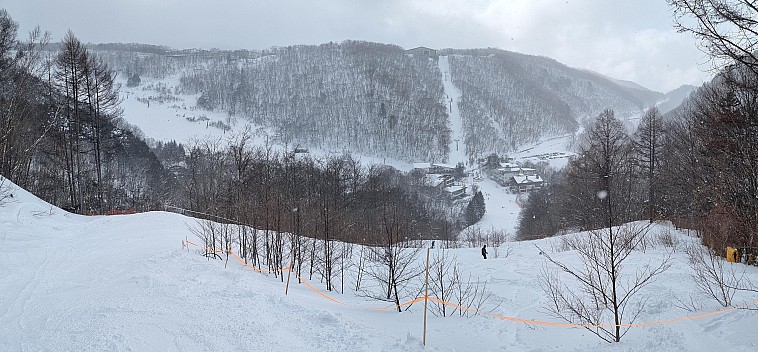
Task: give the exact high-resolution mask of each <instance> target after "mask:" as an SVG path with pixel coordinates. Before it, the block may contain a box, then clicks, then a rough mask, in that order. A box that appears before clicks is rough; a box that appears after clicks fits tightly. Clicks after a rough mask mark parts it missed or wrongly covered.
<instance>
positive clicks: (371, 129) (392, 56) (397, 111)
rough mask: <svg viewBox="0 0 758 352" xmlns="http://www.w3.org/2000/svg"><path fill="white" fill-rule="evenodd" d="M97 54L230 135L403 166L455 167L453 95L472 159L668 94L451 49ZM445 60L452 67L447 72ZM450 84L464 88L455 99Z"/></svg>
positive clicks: (348, 45)
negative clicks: (256, 131) (245, 132)
mask: <svg viewBox="0 0 758 352" xmlns="http://www.w3.org/2000/svg"><path fill="white" fill-rule="evenodd" d="M93 48H94V49H96V50H97V52H98V53H99V54H100V55H101V56H102V57H104V58H105V59H106V61H107V62H108V63H109V64H110V65H111V67H113V68H115V69H116V70H117V71H119V73H120V74H121V75H122V77H131V76H132V75H135V74H137V75H139V76H140V77H142V79H143V81H145V82H148V83H147V84H143V85H140V86H138V87H134V88H130V89H132V90H134V89H137V90H145V92H148V93H149V94H147V95H149V98H147V100H142V101H141V102H142V103H143V104H145V105H148V100H149V101H150V102H151V103H153V104H156V105H159V106H160V105H163V106H167V107H177V108H181V109H193V110H196V111H204V112H207V116H209V117H210V122H212V125H213V126H216V127H218V128H221V129H229V128H234V127H235V125H240V124H242V125H244V124H246V123H252V124H254V125H256V126H259V127H262V128H265V129H266V130H267V131H269V132H268V134H269V135H270V137H271V140H273V141H275V142H276V143H281V144H288V145H300V146H303V147H306V148H315V149H324V150H336V151H339V150H346V151H350V152H352V153H354V154H363V155H368V156H374V157H379V158H390V159H397V160H402V161H404V162H413V161H420V160H422V161H432V162H449V161H450V160H451V159H450V157H451V155H450V153H451V150H450V146H451V142H452V139H453V138H457V137H453V136H452V134H454V133H455V132H456V131H455V128H457V125H456V122H455V121H453V120H452V116H450V114H451V111H450V109H451V108H453V106H452V104H453V103H454V102H453V101H451V100H450V99H451V98H452V97H451V96H449V92H450V91H452V89H457V90H458V91H460V93H461V97H460V98H459V99H458V98H456V99H455V100H456V102H457V104H456V105H457V106H456V107H455V108H457V110H458V111H459V115H460V117H461V118H462V120H463V123H462V126H461V128H462V131H461V133H462V134H463V140H462V141H461V143H463V144H464V146H463V147H462V149H461V150H465V153H466V155H467V157H468V158H471V157H482V156H485V155H488V154H489V153H492V152H497V153H501V154H505V153H511V152H514V151H516V150H517V149H519V148H520V147H521V145H523V144H526V143H533V142H536V141H539V140H540V139H543V138H548V137H552V136H556V135H563V134H566V133H574V132H575V131H576V130H577V126H579V123H580V122H581V121H582V120H583V119H588V118H593V117H594V116H596V115H597V114H598V113H599V111H601V110H602V109H605V108H609V107H610V108H613V109H615V110H616V112H617V115H618V116H620V117H624V118H627V117H634V116H639V115H640V114H641V111H642V110H644V109H645V108H647V107H649V106H651V105H653V104H654V103H655V102H656V101H657V100H658V99H659V98H660V96H661V94H660V93H656V92H652V91H649V90H646V89H644V88H642V87H639V86H631V85H629V84H619V83H617V82H615V81H614V80H612V79H609V78H605V77H602V76H600V75H598V74H594V73H590V72H587V71H584V70H578V69H573V68H570V67H567V66H565V65H563V64H560V63H558V62H556V61H555V60H552V59H548V58H545V57H537V56H530V55H523V54H518V53H514V52H508V51H504V50H497V49H478V50H454V49H444V50H440V51H439V52H438V55H437V56H431V57H428V56H423V55H418V54H409V53H408V52H407V51H405V50H403V49H402V48H400V47H398V46H395V45H387V44H379V43H369V42H360V41H346V42H342V43H339V44H337V43H327V44H322V45H318V46H315V45H298V46H288V47H275V48H271V49H267V50H263V51H245V50H236V51H202V50H182V51H176V50H166V51H165V52H160V50H157V49H156V48H155V47H153V46H147V47H146V48H144V49H143V50H142V51H141V52H140V51H139V50H140V49H139V48H140V46H139V45H137V44H132V45H123V44H122V45H118V44H108V45H97V46H93ZM159 48H162V47H159ZM440 57H441V58H442V59H439V58H440ZM445 59H447V60H448V61H449V65H448V64H446V65H438V61H440V62H442V61H444V60H445ZM445 62H447V61H445ZM445 67H449V71H450V72H447V71H446V70H445V69H444V68H445ZM450 78H452V84H454V86H453V87H448V88H449V89H447V91H446V90H445V89H443V86H444V82H448V80H449V79H450ZM124 80H125V78H124ZM183 97H187V98H186V99H185V98H183ZM177 99H181V100H183V101H180V102H178V101H177ZM172 111H174V112H177V110H176V109H173V110H172ZM127 112H128V111H127ZM181 115H184V114H181ZM197 115H201V114H197ZM214 115H215V116H218V118H217V119H214V118H213V117H211V116H214ZM127 118H129V117H128V116H127ZM194 121H195V120H192V121H190V122H194ZM185 123H186V122H185ZM148 137H150V136H148ZM455 159H460V158H458V157H456V158H455Z"/></svg>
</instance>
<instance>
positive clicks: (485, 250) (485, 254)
mask: <svg viewBox="0 0 758 352" xmlns="http://www.w3.org/2000/svg"><path fill="white" fill-rule="evenodd" d="M482 257H484V259H487V245H486V244H485V245H484V247H482Z"/></svg>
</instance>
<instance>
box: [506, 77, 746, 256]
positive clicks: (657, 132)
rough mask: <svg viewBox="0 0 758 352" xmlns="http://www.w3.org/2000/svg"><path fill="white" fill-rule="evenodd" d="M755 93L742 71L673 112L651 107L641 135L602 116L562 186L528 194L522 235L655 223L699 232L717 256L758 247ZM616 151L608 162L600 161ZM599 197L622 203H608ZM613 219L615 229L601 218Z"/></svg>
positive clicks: (609, 113)
mask: <svg viewBox="0 0 758 352" xmlns="http://www.w3.org/2000/svg"><path fill="white" fill-rule="evenodd" d="M756 87H758V75H756V74H755V73H754V72H753V71H752V70H751V69H750V68H749V67H747V66H745V65H741V64H735V65H733V66H730V67H728V68H727V69H725V70H724V71H722V72H721V73H720V74H719V75H718V76H717V77H716V78H714V80H713V81H712V82H710V83H707V84H705V85H703V86H702V87H701V88H700V89H698V90H697V91H696V92H694V93H693V94H692V95H691V96H690V98H689V99H688V100H687V101H685V103H684V104H683V105H682V106H680V107H679V108H678V109H676V110H674V111H672V112H671V113H668V114H666V115H665V116H661V115H660V114H659V113H658V112H657V110H655V108H651V109H650V110H648V111H647V113H646V114H645V115H644V116H643V118H642V120H641V122H640V124H639V126H638V128H637V130H636V132H635V133H634V134H628V133H627V132H626V131H625V130H624V128H623V126H622V125H621V123H620V122H618V120H616V119H615V118H613V116H612V111H606V112H604V113H602V114H601V115H599V117H598V118H597V119H596V121H595V124H594V126H593V127H592V128H591V130H590V132H589V133H588V136H587V141H586V144H585V147H583V148H582V151H581V152H580V153H579V155H578V156H577V157H576V158H575V159H573V160H572V161H571V162H570V163H569V165H568V166H567V167H566V169H565V170H564V172H563V180H562V181H560V182H557V183H554V184H549V185H548V186H547V187H545V188H544V189H543V190H541V191H539V192H537V193H535V194H533V195H532V196H531V197H530V199H529V201H528V204H527V207H526V208H525V209H524V212H523V213H522V214H521V222H520V227H519V233H518V234H519V237H520V238H523V239H527V238H535V237H543V236H551V235H553V234H556V233H558V232H560V231H562V230H570V229H579V230H591V229H597V228H603V227H607V226H608V225H614V226H615V225H619V224H621V223H623V222H628V221H632V220H641V219H648V220H650V221H653V220H656V219H658V220H671V221H673V222H674V223H675V224H677V225H680V226H685V227H688V228H692V229H696V230H699V233H700V234H701V235H702V237H703V240H704V243H705V244H706V245H708V246H709V247H711V248H713V249H716V250H717V252H718V253H721V252H722V251H723V248H724V247H726V246H728V245H731V246H737V247H748V248H751V247H752V248H754V247H756V246H757V245H758V243H757V242H758V236H756V228H758V227H757V226H758V215H756V214H758V120H757V117H758V111H756V106H758V89H756ZM609 116H610V118H609ZM611 131H613V134H609V133H608V132H611ZM611 147H613V148H615V149H613V152H612V153H607V155H608V156H607V157H603V158H597V157H595V156H593V155H595V154H593V153H594V152H592V151H593V150H607V149H608V148H611ZM605 164H608V165H609V166H612V167H607V166H606V165H605ZM601 195H602V196H604V197H612V198H611V199H615V203H616V205H614V206H610V205H608V204H607V203H606V205H605V206H603V203H604V202H607V200H606V199H607V198H603V197H601ZM611 213H612V214H613V218H612V221H611V222H610V223H608V222H604V221H601V220H602V219H603V217H605V216H608V215H609V214H611Z"/></svg>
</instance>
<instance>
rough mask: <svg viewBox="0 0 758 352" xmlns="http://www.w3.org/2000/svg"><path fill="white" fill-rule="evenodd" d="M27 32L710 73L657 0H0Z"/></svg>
mask: <svg viewBox="0 0 758 352" xmlns="http://www.w3.org/2000/svg"><path fill="white" fill-rule="evenodd" d="M0 7H2V8H5V9H6V10H8V12H9V13H10V15H11V16H12V17H13V18H14V19H15V20H16V21H17V22H19V24H20V26H21V32H22V33H26V32H28V31H29V30H31V29H32V28H33V27H34V26H36V25H39V26H40V27H41V28H42V29H43V30H47V31H50V32H51V33H52V35H53V39H54V40H56V41H57V40H60V38H61V37H62V36H63V35H64V34H65V32H66V31H67V30H68V29H71V30H72V31H73V32H74V34H76V36H77V37H78V38H79V39H80V40H81V41H83V42H87V43H110V42H128V43H131V42H136V43H147V44H160V45H168V46H170V47H173V48H179V49H181V48H198V47H200V48H220V49H241V48H244V49H265V48H269V47H271V46H286V45H291V44H320V43H325V42H329V41H335V42H340V41H342V40H345V39H355V40H367V41H376V42H382V43H391V44H397V45H400V46H402V47H404V48H407V49H409V48H413V47H416V46H427V47H431V48H480V47H496V48H501V49H505V50H511V51H517V52H522V53H527V54H535V55H543V56H548V57H551V58H554V59H556V60H558V61H560V62H562V63H564V64H567V65H569V66H573V67H577V68H587V69H590V70H593V71H596V72H599V73H602V74H605V75H608V76H611V77H614V78H618V79H625V80H630V81H634V82H637V83H639V84H642V85H643V86H645V87H648V88H650V89H653V90H657V91H661V92H665V91H668V90H671V89H674V88H676V87H678V86H680V85H682V84H693V85H700V84H701V83H702V82H703V81H705V80H706V79H708V77H710V73H708V68H709V67H710V66H708V65H707V64H706V63H707V58H706V57H705V55H704V54H703V53H701V52H700V51H699V50H698V49H697V47H696V42H695V41H694V40H693V39H692V38H691V37H689V36H688V35H685V34H678V33H676V31H674V30H673V29H672V20H671V10H670V9H669V8H668V6H667V5H666V2H665V0H569V1H558V0H323V1H322V0H319V1H315V0H301V1H293V0H214V1H211V0H0Z"/></svg>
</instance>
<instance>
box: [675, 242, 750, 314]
mask: <svg viewBox="0 0 758 352" xmlns="http://www.w3.org/2000/svg"><path fill="white" fill-rule="evenodd" d="M686 251H687V257H688V258H689V262H690V266H691V267H692V278H693V279H694V280H695V284H696V285H697V289H698V291H700V292H701V293H703V294H705V295H706V296H708V297H710V298H713V299H714V300H716V301H717V302H718V303H719V304H720V305H721V306H723V307H731V306H732V303H733V299H734V295H735V293H737V292H738V291H752V292H758V289H756V288H755V286H754V285H753V284H752V282H750V279H749V278H748V277H747V276H745V271H746V270H747V266H746V265H740V264H738V263H726V262H725V260H724V258H722V257H720V256H718V255H716V253H715V252H714V250H712V249H709V248H707V247H704V246H701V245H691V246H689V247H687V249H686Z"/></svg>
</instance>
